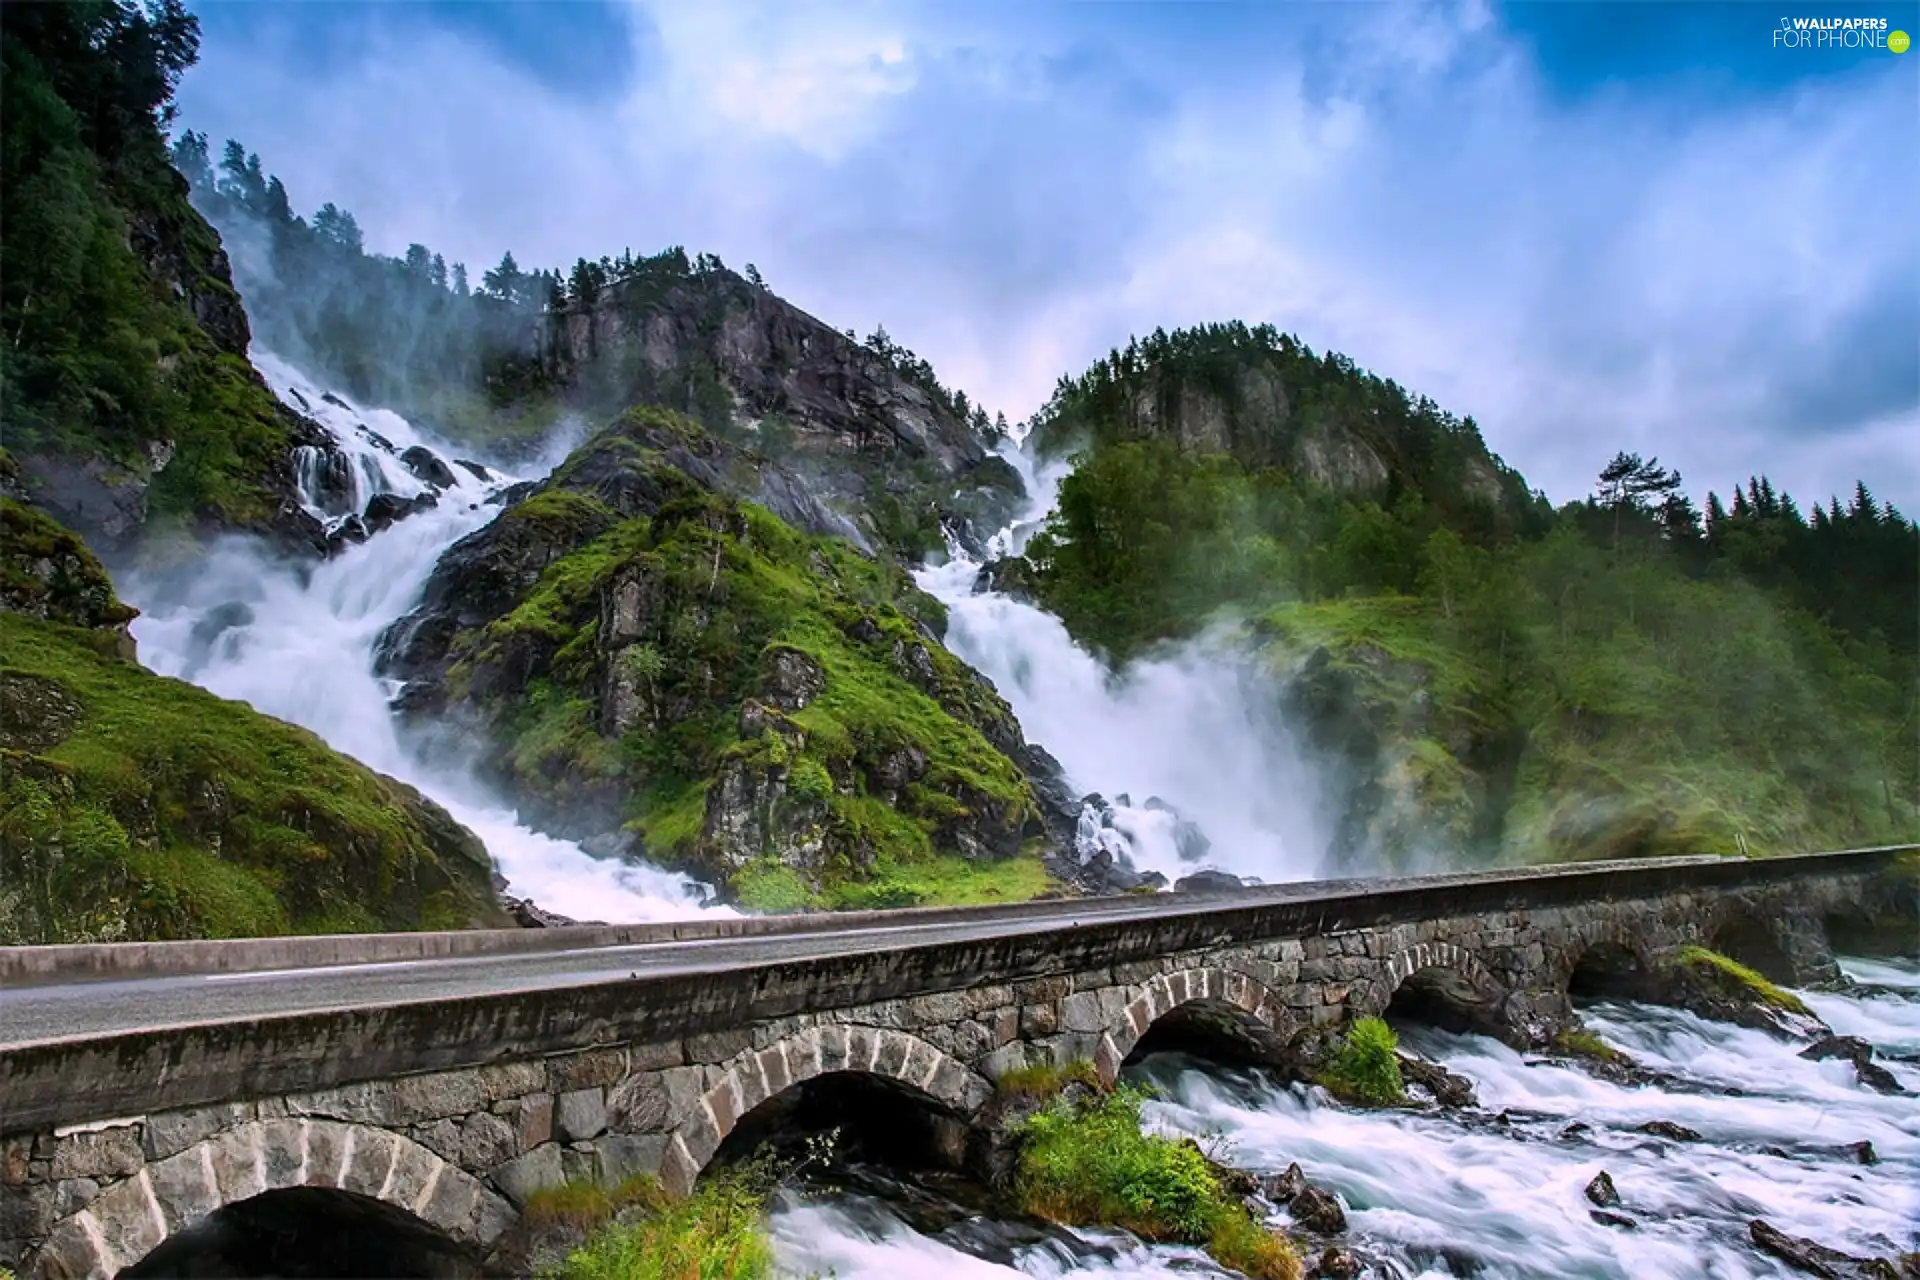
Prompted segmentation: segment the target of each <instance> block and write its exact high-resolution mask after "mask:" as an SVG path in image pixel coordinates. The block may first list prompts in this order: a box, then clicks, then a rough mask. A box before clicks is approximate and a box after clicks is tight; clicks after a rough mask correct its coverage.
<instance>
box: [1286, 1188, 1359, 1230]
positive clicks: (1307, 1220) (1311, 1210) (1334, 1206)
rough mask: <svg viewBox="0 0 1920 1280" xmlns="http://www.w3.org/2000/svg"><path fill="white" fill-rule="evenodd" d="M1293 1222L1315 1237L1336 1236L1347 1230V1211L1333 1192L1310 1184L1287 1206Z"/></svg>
mask: <svg viewBox="0 0 1920 1280" xmlns="http://www.w3.org/2000/svg"><path fill="white" fill-rule="evenodd" d="M1287 1207H1288V1208H1289V1209H1290V1210H1292V1212H1293V1220H1294V1221H1295V1222H1297V1223H1299V1224H1300V1226H1301V1227H1303V1228H1304V1229H1306V1230H1308V1231H1311V1232H1313V1233H1314V1234H1315V1235H1322V1236H1334V1235H1339V1234H1340V1233H1341V1232H1343V1231H1345V1230H1346V1229H1347V1211H1346V1210H1345V1209H1343V1208H1341V1207H1340V1200H1339V1198H1338V1197H1337V1196H1335V1195H1334V1194H1333V1193H1332V1192H1331V1191H1327V1190H1325V1189H1324V1188H1321V1187H1316V1186H1312V1185H1311V1184H1309V1185H1308V1186H1307V1187H1305V1188H1304V1189H1302V1190H1301V1192H1300V1194H1298V1195H1296V1196H1295V1197H1294V1198H1293V1200H1292V1202H1291V1203H1290V1204H1289V1205H1288V1206H1287Z"/></svg>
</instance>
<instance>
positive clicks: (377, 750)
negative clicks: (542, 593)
mask: <svg viewBox="0 0 1920 1280" xmlns="http://www.w3.org/2000/svg"><path fill="white" fill-rule="evenodd" d="M254 364H255V365H256V366H257V367H258V368H259V369H260V371H261V373H262V374H263V375H265V377H266V379H267V381H268V382H269V383H271V384H272V385H273V388H274V390H275V391H276V392H278V393H279V394H280V395H281V396H282V397H283V398H285V399H286V400H287V402H288V403H289V404H295V405H299V406H301V407H302V409H303V410H304V411H305V412H306V413H307V414H308V415H309V416H311V417H312V418H314V419H315V420H316V421H318V422H319V423H320V424H321V425H322V426H324V427H325V428H326V429H327V431H328V432H329V433H330V434H331V435H332V436H333V437H334V440H335V441H336V443H337V446H338V447H337V451H335V452H332V453H324V452H323V451H320V450H309V451H307V452H306V453H304V454H303V455H302V456H301V457H299V458H297V459H296V460H295V463H296V474H297V476H298V479H299V482H300V485H301V490H302V499H303V501H304V503H305V504H306V506H307V508H308V510H309V511H311V512H312V513H313V514H314V515H316V516H318V517H320V518H321V519H323V520H324V521H326V522H327V523H328V524H329V526H330V527H332V528H335V529H337V528H339V527H340V526H341V524H342V523H343V522H345V521H347V520H349V519H357V518H358V516H357V513H359V512H362V511H365V510H366V506H367V502H368V500H370V499H371V498H373V497H374V496H375V495H376V494H382V493H386V494H393V495H395V496H397V497H399V498H414V497H417V496H418V495H421V494H423V493H426V492H428V491H429V489H430V486H429V485H428V484H427V483H426V482H425V481H423V480H421V479H419V478H417V477H416V476H415V475H414V474H413V473H412V471H411V470H409V468H408V467H407V466H406V465H405V464H404V463H403V462H402V461H401V458H400V455H401V454H403V453H405V452H406V451H407V450H409V449H412V448H416V447H418V448H424V449H428V450H431V451H432V453H433V454H434V455H436V457H438V458H439V459H441V460H442V461H443V462H445V463H447V464H448V466H447V474H448V475H450V476H451V483H450V484H445V485H442V486H431V487H433V488H437V489H438V495H439V496H438V505H436V506H434V507H432V508H430V509H425V510H419V511H416V512H414V513H413V514H411V515H409V516H407V517H406V518H404V519H401V520H399V521H397V522H396V523H394V524H393V525H392V527H390V528H387V529H385V530H382V531H378V532H375V533H373V534H372V535H371V536H369V537H368V538H367V539H366V540H365V541H364V542H362V543H359V544H357V545H352V544H350V545H346V546H345V547H344V548H343V549H342V550H341V551H340V552H339V553H338V554H337V555H335V556H334V557H332V558H330V559H328V560H326V561H324V562H322V563H320V564H317V565H290V564H287V563H284V562H282V561H279V560H276V559H274V558H273V557H271V556H269V555H267V554H265V553H264V552H263V550H262V548H260V547H259V546H258V545H256V544H252V543H249V542H244V541H242V540H239V539H235V540H232V541H229V542H226V543H223V544H221V545H220V546H218V547H216V548H215V549H214V550H213V551H212V552H211V553H210V554H209V555H208V556H207V557H206V558H205V559H204V560H202V561H199V562H197V563H195V565H194V566H193V569H192V574H191V576H190V577H186V576H181V577H172V578H168V579H166V580H161V579H158V578H148V577H142V576H139V575H135V576H134V577H132V578H130V579H129V580H127V581H126V582H124V583H122V584H121V585H122V588H123V593H124V594H125V596H126V597H127V599H128V600H130V601H131V602H132V603H133V604H135V605H137V606H138V607H139V608H140V609H141V611H142V615H141V617H140V618H139V619H137V620H136V621H135V622H134V624H133V632H134V636H135V638H136V639H137V640H138V641H139V643H140V654H141V658H142V660H143V661H144V662H145V663H146V664H147V665H148V666H150V667H152V668H153V669H154V670H156V671H159V672H160V673H162V674H163V675H170V676H178V677H180V678H181V679H185V680H191V681H193V682H194V683H195V684H198V685H201V686H202V687H204V688H207V689H210V690H212V691H213V692H214V693H217V694H220V695H221V696H222V697H227V698H234V699H237V700H239V701H242V702H246V703H249V704H251V705H252V706H253V707H254V708H256V709H257V710H260V711H263V712H266V713H267V714H268V715H273V716H278V717H280V718H281V719H283V720H289V721H292V722H293V723H295V724H298V725H302V726H304V727H306V728H308V729H311V730H313V731H314V732H315V733H317V734H319V735H320V736H321V737H322V738H323V739H325V740H326V741H327V743H328V744H329V745H330V746H332V747H334V748H336V749H337V750H340V751H343V752H345V753H346V754H348V755H350V756H353V757H354V758H356V759H358V760H360V761H361V762H363V763H365V764H366V765H368V766H369V767H371V768H374V769H378V770H380V771H381V772H382V773H387V774H391V775H393V776H394V777H397V778H399V779H401V780H402V781H404V782H407V783H410V784H412V785H413V786H416V787H418V788H419V789H420V790H421V791H423V792H424V793H426V794H427V795H429V796H431V797H432V798H433V799H435V800H436V801H438V802H439V803H440V804H442V805H444V806H445V807H446V809H447V810H448V812H450V813H451V814H452V815H453V816H454V817H455V818H456V819H458V820H459V821H460V822H461V823H463V824H465V825H466V826H467V827H469V828H470V829H472V831H473V832H474V833H475V834H476V835H478V836H479V837H480V838H481V840H482V841H484V842H485V844H486V846H487V849H488V851H489V852H490V853H491V854H492V855H493V858H494V860H495V862H496V863H497V864H498V865H499V868H500V871H501V873H502V874H503V875H505V876H506V877H507V879H508V881H509V882H510V883H511V886H512V891H513V892H514V893H517V894H520V895H522V896H527V897H531V898H532V899H533V900H534V901H536V902H537V903H538V904H539V905H540V906H542V907H545V908H547V909H548V910H551V911H557V912H559V913H561V914H562V915H567V916H573V917H576V918H579V919H586V920H608V921H619V922H626V921H637V920H654V919H670V918H675V917H681V916H688V915H693V914H696V913H699V912H701V911H702V910H705V909H706V908H703V907H702V905H701V902H702V895H701V894H700V892H699V890H698V888H697V887H696V886H694V885H693V884H691V883H690V882H689V881H687V880H685V879H684V878H682V877H679V876H675V875H671V874H669V873H667V872H665V871H661V870H658V869H656V868H652V867H646V866H635V865H632V864H628V863H620V862H612V861H605V860H601V859H596V858H593V857H591V856H589V855H588V854H586V853H584V852H582V851H581V849H580V848H579V847H578V846H577V845H575V844H572V843H571V842H568V841H564V840H556V839H553V838H551V837H549V836H544V835H541V834H540V833H538V832H535V831H532V830H530V829H528V828H527V827H525V826H523V825H521V824H520V822H519V821H518V819H517V818H516V817H515V815H514V814H513V813H512V812H511V811H510V810H509V809H508V808H506V807H505V806H503V805H502V804H500V803H499V801H498V800H497V799H495V798H494V797H492V796H490V795H488V794H487V791H486V789H485V788H484V787H483V786H481V785H480V784H479V783H477V782H476V781H475V780H474V779H472V778H471V777H465V776H461V775H459V774H457V773H452V772H449V771H447V770H444V769H439V768H433V767H429V766H428V765H426V764H424V763H423V762H422V761H421V760H420V759H419V758H418V757H417V756H416V755H415V754H414V753H413V752H412V751H410V750H409V749H408V748H407V746H406V744H405V742H404V741H403V739H402V737H401V735H400V734H399V732H398V730H397V728H396V726H395V723H394V718H393V714H392V711H391V710H390V709H389V706H388V699H389V698H390V697H391V696H392V694H393V692H394V690H393V688H392V687H390V685H389V684H388V683H387V682H385V681H382V680H381V679H379V678H378V677H376V676H375V675H374V674H373V667H374V656H373V649H374V645H375V643H376V642H377V641H378V639H379V637H380V634H381V633H382V632H383V631H384V630H385V629H386V628H387V627H388V625H390V624H391V623H392V622H394V621H395V620H396V619H397V618H399V617H400V616H401V615H402V614H404V613H405V612H406V611H407V610H408V609H409V608H411V607H412V606H413V605H414V604H415V603H416V602H417V601H418V600H419V598H420V593H421V591H422V590H423V588H424V587H425V585H426V581H427V577H428V575H429V574H431V573H432V571H433V567H434V564H435V563H436V562H437V561H438V560H439V558H440V554H441V553H442V552H443V551H445V550H446V549H447V548H448V547H449V546H451V545H453V543H454V542H456V541H458V540H459V539H460V538H462V537H464V536H465V535H466V534H468V533H471V532H473V531H474V530H475V529H478V528H479V527H480V526H481V525H483V524H485V523H486V522H487V521H489V520H491V519H492V518H493V517H494V516H495V515H496V514H497V513H498V510H499V509H498V507H497V506H494V505H489V503H488V498H489V496H490V495H491V494H493V493H494V492H495V491H497V490H498V489H500V488H502V487H504V486H505V485H507V484H510V483H512V482H513V480H514V479H515V477H513V476H509V475H506V474H504V473H500V472H498V471H494V470H492V469H490V468H489V469H485V470H486V473H487V476H488V477H489V478H487V479H482V477H481V476H480V475H478V474H475V472H474V471H473V470H472V469H469V468H468V467H465V466H462V465H460V464H459V463H458V462H455V461H453V460H454V459H455V458H456V457H457V456H458V454H457V451H455V450H454V449H452V448H451V447H450V446H448V445H446V444H445V443H444V442H442V441H438V440H434V439H432V438H430V437H428V436H426V435H425V434H424V433H422V432H420V431H419V430H418V429H416V428H415V427H414V426H413V425H412V424H411V423H409V422H407V421H406V420H405V419H404V418H401V417H400V416H398V415H397V414H393V413H390V412H387V411H385V410H380V409H362V408H359V407H357V406H354V405H352V404H351V403H349V402H348V401H346V400H345V399H343V398H341V397H339V396H337V395H334V394H333V393H330V392H328V391H326V390H325V389H324V388H323V387H321V386H319V385H317V384H316V383H314V382H313V381H312V380H311V379H309V378H307V377H306V376H304V375H303V374H301V373H300V372H299V371H298V370H296V369H294V368H293V367H292V366H291V365H289V364H287V363H286V362H285V361H283V360H280V359H277V358H275V357H274V356H271V355H267V354H264V353H256V354H255V356H254Z"/></svg>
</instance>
